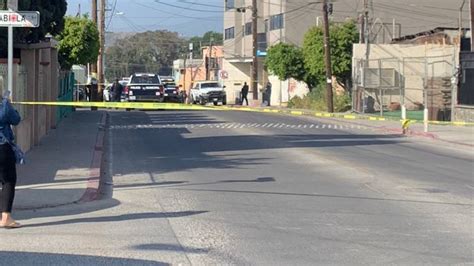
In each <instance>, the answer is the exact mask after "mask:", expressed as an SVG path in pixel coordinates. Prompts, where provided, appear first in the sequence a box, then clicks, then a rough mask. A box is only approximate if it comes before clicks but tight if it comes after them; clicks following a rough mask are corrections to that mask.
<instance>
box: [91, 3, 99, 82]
mask: <svg viewBox="0 0 474 266" xmlns="http://www.w3.org/2000/svg"><path fill="white" fill-rule="evenodd" d="M92 22H94V24H95V25H96V26H97V25H98V24H97V0H92ZM91 73H97V64H91Z"/></svg>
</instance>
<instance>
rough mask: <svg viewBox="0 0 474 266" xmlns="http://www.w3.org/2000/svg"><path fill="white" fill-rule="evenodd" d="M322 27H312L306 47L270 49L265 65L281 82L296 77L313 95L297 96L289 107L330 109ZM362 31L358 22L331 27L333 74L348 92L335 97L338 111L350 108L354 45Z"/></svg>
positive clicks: (289, 46) (284, 46)
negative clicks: (326, 84)
mask: <svg viewBox="0 0 474 266" xmlns="http://www.w3.org/2000/svg"><path fill="white" fill-rule="evenodd" d="M323 35H324V34H323V29H322V27H313V28H311V29H310V30H309V31H308V32H307V33H306V34H305V36H304V41H303V47H298V46H296V45H293V44H287V43H279V44H276V45H274V46H272V47H270V48H269V49H268V55H267V58H266V60H265V66H266V67H267V68H268V70H269V71H270V72H271V73H272V74H274V75H276V76H278V78H279V79H280V80H286V79H289V78H293V79H295V80H297V81H301V82H305V83H306V85H307V86H308V88H309V91H310V93H309V94H308V95H307V96H305V97H303V98H299V97H295V98H294V99H292V100H291V101H290V103H289V107H293V108H307V109H313V110H320V111H323V110H327V109H326V108H327V105H326V95H325V94H326V93H325V91H326V89H325V80H326V78H325V75H326V70H325V64H324V44H323V38H324V36H323ZM358 38H359V35H358V31H357V26H356V24H355V22H354V21H347V22H344V23H340V24H335V23H334V24H331V25H330V46H331V60H332V72H333V76H335V77H336V80H337V82H338V83H339V85H340V86H341V87H343V88H345V89H346V93H345V94H344V95H336V94H335V96H334V106H335V111H336V112H342V111H347V110H348V109H349V108H350V96H349V93H347V91H348V88H349V87H350V86H351V84H350V80H351V70H352V45H353V44H354V43H356V42H358Z"/></svg>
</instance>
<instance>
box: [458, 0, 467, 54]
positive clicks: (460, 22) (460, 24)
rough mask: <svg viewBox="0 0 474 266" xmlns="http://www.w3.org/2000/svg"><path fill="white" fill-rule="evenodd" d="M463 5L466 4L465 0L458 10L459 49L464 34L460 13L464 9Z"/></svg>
mask: <svg viewBox="0 0 474 266" xmlns="http://www.w3.org/2000/svg"><path fill="white" fill-rule="evenodd" d="M465 4H466V0H463V1H462V4H461V7H460V8H459V47H461V40H462V37H464V33H463V29H462V11H463V9H464V5H465Z"/></svg>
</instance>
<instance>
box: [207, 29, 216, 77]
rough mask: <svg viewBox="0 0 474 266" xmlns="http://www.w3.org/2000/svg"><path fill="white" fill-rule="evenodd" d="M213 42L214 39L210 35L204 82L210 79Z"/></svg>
mask: <svg viewBox="0 0 474 266" xmlns="http://www.w3.org/2000/svg"><path fill="white" fill-rule="evenodd" d="M213 42H214V37H213V36H212V35H211V39H210V43H209V48H210V49H209V51H208V54H207V55H206V61H207V62H206V80H210V77H211V66H212V49H213V47H212V46H213Z"/></svg>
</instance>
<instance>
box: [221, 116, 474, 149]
mask: <svg viewBox="0 0 474 266" xmlns="http://www.w3.org/2000/svg"><path fill="white" fill-rule="evenodd" d="M225 109H227V110H239V111H250V112H260V113H276V114H282V115H290V116H309V117H317V118H325V119H331V118H336V119H344V120H348V121H342V122H345V123H351V124H356V125H362V126H366V127H369V128H372V129H373V130H379V131H381V132H385V133H392V134H397V135H401V136H407V137H422V138H428V139H432V140H436V141H441V142H445V143H450V144H456V145H460V146H467V147H474V145H471V144H466V143H460V142H456V141H449V140H444V139H442V138H440V137H439V136H438V135H437V134H434V133H429V132H422V131H415V130H410V129H409V130H408V131H407V134H403V130H402V129H401V128H393V127H392V128H389V127H384V126H382V127H380V126H371V125H367V124H360V123H357V122H356V120H370V121H399V120H398V119H386V118H385V117H373V116H360V115H353V114H331V113H323V112H312V111H301V110H291V109H275V108H268V107H267V108H263V107H262V108H258V107H257V108H255V107H225ZM400 121H401V120H400ZM413 122H420V121H416V120H413ZM421 122H422V121H421ZM430 124H435V125H452V126H471V124H472V123H466V122H440V121H430Z"/></svg>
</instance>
